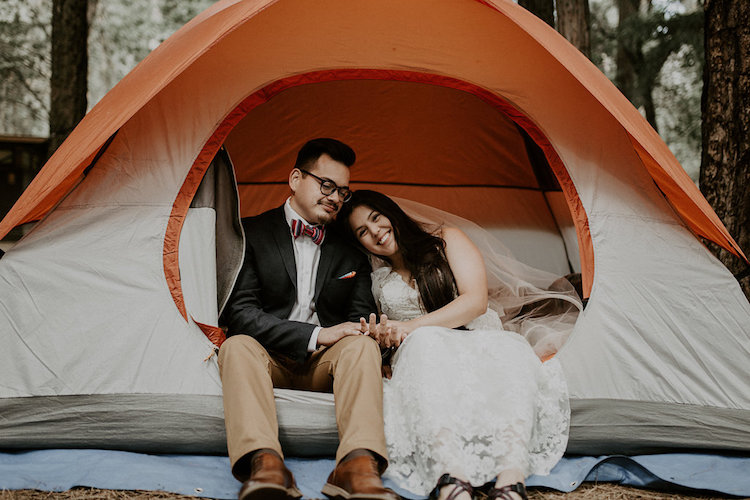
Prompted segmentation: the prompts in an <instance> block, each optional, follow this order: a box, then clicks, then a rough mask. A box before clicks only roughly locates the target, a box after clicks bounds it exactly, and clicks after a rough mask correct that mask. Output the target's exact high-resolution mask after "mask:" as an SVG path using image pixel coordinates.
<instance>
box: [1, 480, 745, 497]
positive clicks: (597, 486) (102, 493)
mask: <svg viewBox="0 0 750 500" xmlns="http://www.w3.org/2000/svg"><path fill="white" fill-rule="evenodd" d="M151 498H156V499H169V500H172V499H190V498H195V497H189V496H184V495H175V494H172V493H165V492H160V491H121V490H98V489H93V488H73V489H71V490H69V491H65V492H62V493H51V492H48V491H34V490H16V491H9V490H2V491H0V500H43V499H52V500H125V499H128V500H130V499H134V500H147V499H151ZM720 498H734V497H722V496H707V495H698V494H694V495H693V494H684V493H679V494H678V493H669V492H659V491H652V490H643V489H638V488H631V487H629V486H619V485H615V484H611V483H584V484H583V485H581V487H580V488H578V489H577V490H575V491H573V492H571V493H560V492H557V491H550V490H545V489H541V488H530V489H529V500H599V499H601V500H635V499H640V500H692V499H701V500H714V499H720Z"/></svg>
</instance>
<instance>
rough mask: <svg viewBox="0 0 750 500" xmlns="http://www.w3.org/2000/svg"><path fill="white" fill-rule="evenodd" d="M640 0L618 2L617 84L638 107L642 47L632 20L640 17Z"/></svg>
mask: <svg viewBox="0 0 750 500" xmlns="http://www.w3.org/2000/svg"><path fill="white" fill-rule="evenodd" d="M638 5H639V0H617V13H618V20H617V54H616V56H615V63H616V64H617V72H616V73H615V84H616V85H617V88H619V89H620V92H622V93H623V94H625V97H627V98H628V99H629V100H630V102H632V103H633V105H635V106H636V107H638V106H640V104H641V103H640V99H639V95H638V78H637V70H636V68H637V67H638V64H637V59H638V52H640V46H639V44H638V42H637V40H636V38H637V37H636V33H635V30H634V29H633V22H632V19H633V18H634V17H635V16H637V15H638Z"/></svg>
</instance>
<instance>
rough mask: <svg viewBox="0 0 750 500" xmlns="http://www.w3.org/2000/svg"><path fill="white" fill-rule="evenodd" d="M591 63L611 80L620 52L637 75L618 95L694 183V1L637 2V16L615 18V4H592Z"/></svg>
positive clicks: (699, 70) (697, 76)
mask: <svg viewBox="0 0 750 500" xmlns="http://www.w3.org/2000/svg"><path fill="white" fill-rule="evenodd" d="M591 1H592V5H591V39H592V61H593V62H594V64H596V65H597V66H598V67H599V68H600V69H602V71H604V73H605V74H606V75H607V76H608V77H609V78H610V79H611V80H613V81H616V79H617V61H618V49H619V50H622V51H623V52H624V53H623V54H620V58H622V57H625V58H627V59H628V60H629V61H630V62H631V64H632V67H633V69H634V72H635V74H632V75H631V74H625V75H624V77H625V78H632V84H631V85H627V84H626V82H620V83H621V84H622V86H621V90H622V91H623V93H624V94H625V95H626V97H628V99H630V101H631V102H632V103H633V105H635V106H636V107H637V108H639V109H640V110H641V112H642V113H643V114H644V115H648V113H647V109H648V107H649V106H653V108H652V109H653V112H654V114H655V123H653V124H654V125H655V128H657V130H658V131H659V133H660V135H661V136H662V138H663V139H664V140H665V142H666V143H667V144H668V145H669V147H670V149H672V151H673V152H674V153H675V156H677V159H678V160H679V161H680V163H682V165H683V167H685V169H686V170H687V172H688V173H689V174H690V176H691V177H692V178H693V179H694V180H697V178H698V169H699V165H700V151H701V136H700V128H701V110H700V98H701V92H702V78H703V77H702V74H703V64H704V50H703V23H704V19H703V8H702V4H701V3H699V2H697V1H696V0H640V2H638V0H636V3H640V5H639V8H638V10H637V12H636V14H635V15H633V16H630V17H626V18H625V19H619V17H620V16H619V15H618V14H619V13H618V10H617V6H616V3H615V1H614V0H591Z"/></svg>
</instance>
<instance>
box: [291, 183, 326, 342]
mask: <svg viewBox="0 0 750 500" xmlns="http://www.w3.org/2000/svg"><path fill="white" fill-rule="evenodd" d="M284 215H285V216H286V223H287V225H288V226H289V234H290V235H291V227H292V220H293V219H300V220H302V221H304V222H305V224H307V225H310V226H312V225H314V224H310V223H309V222H308V221H306V220H305V219H304V218H303V217H301V216H300V215H299V214H298V213H297V212H295V211H294V209H293V208H292V206H291V205H290V204H289V199H288V198H287V200H286V203H284ZM324 239H325V237H324ZM321 244H322V242H321ZM292 247H294V262H295V265H296V267H297V299H296V300H295V301H294V306H293V307H292V312H291V313H290V314H289V318H287V319H291V320H294V321H302V322H304V323H312V324H314V325H318V327H317V328H315V330H313V332H312V335H310V341H309V342H308V343H307V352H313V351H314V350H316V349H317V348H318V334H319V333H320V330H321V327H320V320H319V319H318V313H317V311H316V310H315V302H314V300H313V299H314V298H315V280H316V278H317V274H318V263H319V262H320V245H316V244H315V243H314V242H313V240H312V238H309V237H307V236H300V237H299V238H294V237H292Z"/></svg>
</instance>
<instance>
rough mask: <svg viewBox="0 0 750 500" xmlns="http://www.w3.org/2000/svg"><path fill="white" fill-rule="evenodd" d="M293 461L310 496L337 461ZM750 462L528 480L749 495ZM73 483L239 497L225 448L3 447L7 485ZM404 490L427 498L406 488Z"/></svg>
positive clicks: (561, 471) (723, 459) (686, 459)
mask: <svg viewBox="0 0 750 500" xmlns="http://www.w3.org/2000/svg"><path fill="white" fill-rule="evenodd" d="M287 463H288V465H289V468H290V469H291V470H292V471H293V473H294V475H295V477H296V479H297V482H298V484H299V486H300V489H301V490H302V492H303V494H304V495H305V498H319V497H320V496H321V494H320V493H319V492H320V488H321V487H322V486H323V483H324V482H325V479H326V477H328V474H329V472H330V470H331V469H332V468H333V465H334V461H333V460H332V459H329V458H318V459H309V458H307V459H302V458H289V459H287ZM748 470H750V457H740V456H723V455H708V454H687V453H685V454H678V453H675V454H661V455H641V456H634V457H624V456H609V457H606V456H602V457H565V458H563V459H562V460H561V461H560V463H559V464H558V465H557V466H556V467H555V468H554V469H553V471H552V473H551V474H550V475H549V476H544V477H542V476H532V477H530V478H529V479H528V481H527V483H528V485H529V486H545V487H548V488H552V489H555V490H558V491H563V492H569V491H573V490H574V489H576V488H577V487H578V486H580V485H581V483H582V482H583V481H600V482H605V481H614V482H617V483H620V484H623V485H629V486H639V487H647V488H657V489H667V488H668V489H674V488H680V487H682V488H690V489H696V490H709V491H716V492H718V493H723V494H729V495H737V496H750V476H748V474H747V471H748ZM388 485H389V486H391V487H393V484H388ZM74 486H86V487H92V488H101V489H116V490H151V491H156V490H160V491H169V492H173V493H178V494H184V495H194V496H199V497H210V498H222V499H223V498H227V499H233V498H236V497H237V492H238V490H239V487H240V483H239V482H237V481H236V480H235V479H234V478H233V477H232V476H231V474H230V472H229V459H228V458H227V457H225V456H207V455H147V454H142V453H132V452H125V451H112V450H60V449H57V450H35V451H23V452H6V453H0V490H3V489H8V490H20V489H37V490H45V491H65V490H68V489H70V488H72V487H74ZM399 493H401V494H403V495H404V496H405V497H406V498H411V499H414V498H420V497H418V496H416V495H413V494H410V493H408V492H405V491H399Z"/></svg>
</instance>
